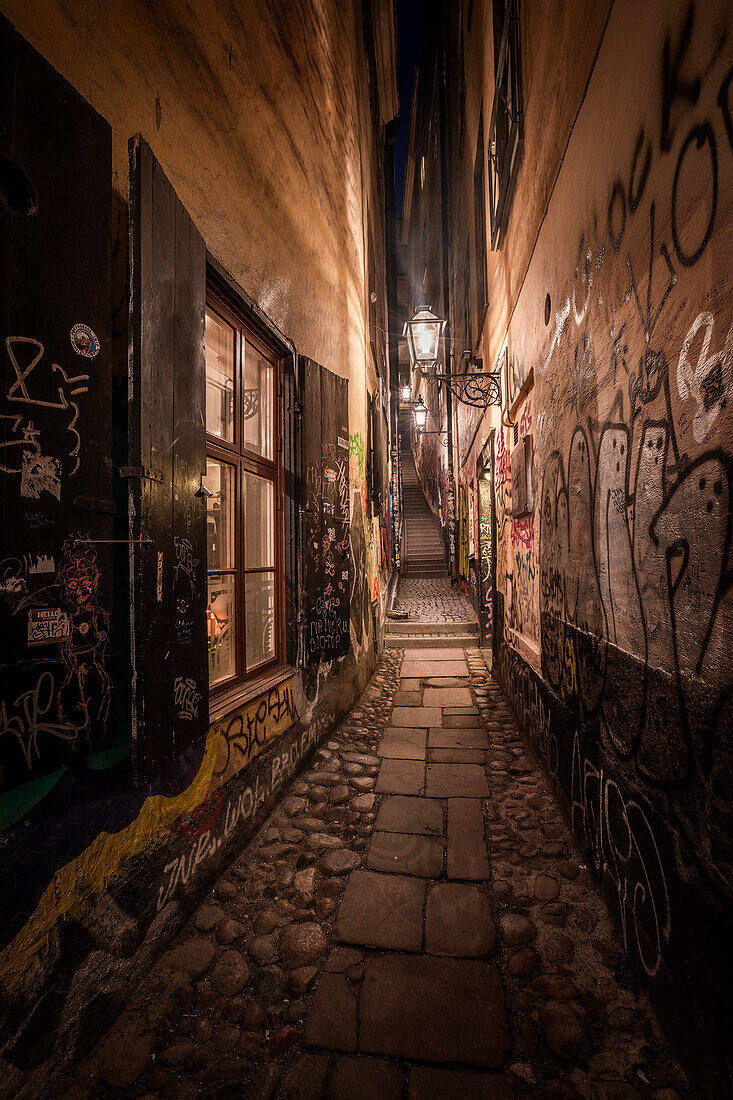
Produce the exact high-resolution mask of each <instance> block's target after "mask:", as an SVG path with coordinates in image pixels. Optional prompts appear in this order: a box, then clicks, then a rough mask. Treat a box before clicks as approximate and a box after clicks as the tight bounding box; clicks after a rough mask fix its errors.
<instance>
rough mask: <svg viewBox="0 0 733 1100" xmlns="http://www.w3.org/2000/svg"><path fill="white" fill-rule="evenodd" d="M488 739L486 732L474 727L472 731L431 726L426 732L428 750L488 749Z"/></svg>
mask: <svg viewBox="0 0 733 1100" xmlns="http://www.w3.org/2000/svg"><path fill="white" fill-rule="evenodd" d="M488 747H489V739H488V737H487V736H486V730H483V729H479V728H478V727H475V728H473V729H455V730H454V729H447V730H446V729H443V728H442V726H433V727H432V728H431V729H430V730H428V748H429V749H484V750H486V749H488Z"/></svg>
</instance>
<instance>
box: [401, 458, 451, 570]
mask: <svg viewBox="0 0 733 1100" xmlns="http://www.w3.org/2000/svg"><path fill="white" fill-rule="evenodd" d="M402 509H403V515H404V518H405V526H406V528H407V556H406V558H405V574H406V576H408V577H445V576H447V571H446V568H445V554H444V551H443V538H442V536H441V533H440V524H439V523H438V520H437V519H436V517H435V516H434V515H433V512H432V511H431V509H430V505H429V504H428V502H427V500H426V499H425V494H424V492H423V490H422V486H421V485H420V481H419V479H418V476H417V470H416V469H415V461H414V459H413V457H412V453H411V451H410V450H409V449H408V450H407V452H406V453H405V455H404V458H403V465H402Z"/></svg>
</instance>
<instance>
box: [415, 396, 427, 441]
mask: <svg viewBox="0 0 733 1100" xmlns="http://www.w3.org/2000/svg"><path fill="white" fill-rule="evenodd" d="M412 415H413V416H414V417H415V428H416V429H417V431H419V432H424V431H425V425H426V424H427V421H428V407H427V405H426V404H425V402H424V401H423V399H422V394H421V395H420V397H418V399H417V402H416V404H415V407H414V409H413V410H412Z"/></svg>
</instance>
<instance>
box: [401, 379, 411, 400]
mask: <svg viewBox="0 0 733 1100" xmlns="http://www.w3.org/2000/svg"><path fill="white" fill-rule="evenodd" d="M411 398H412V389H411V388H410V383H409V382H405V384H404V386H403V387H402V400H403V401H404V402H408V401H409V400H410V399H411Z"/></svg>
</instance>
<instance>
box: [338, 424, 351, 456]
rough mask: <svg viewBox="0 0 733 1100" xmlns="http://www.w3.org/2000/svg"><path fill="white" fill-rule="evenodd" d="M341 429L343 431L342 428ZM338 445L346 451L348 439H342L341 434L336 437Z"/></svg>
mask: <svg viewBox="0 0 733 1100" xmlns="http://www.w3.org/2000/svg"><path fill="white" fill-rule="evenodd" d="M341 430H342V431H343V428H342V429H341ZM338 445H339V447H341V448H343V450H344V451H348V449H349V441H348V439H344V438H343V436H339V437H338Z"/></svg>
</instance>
